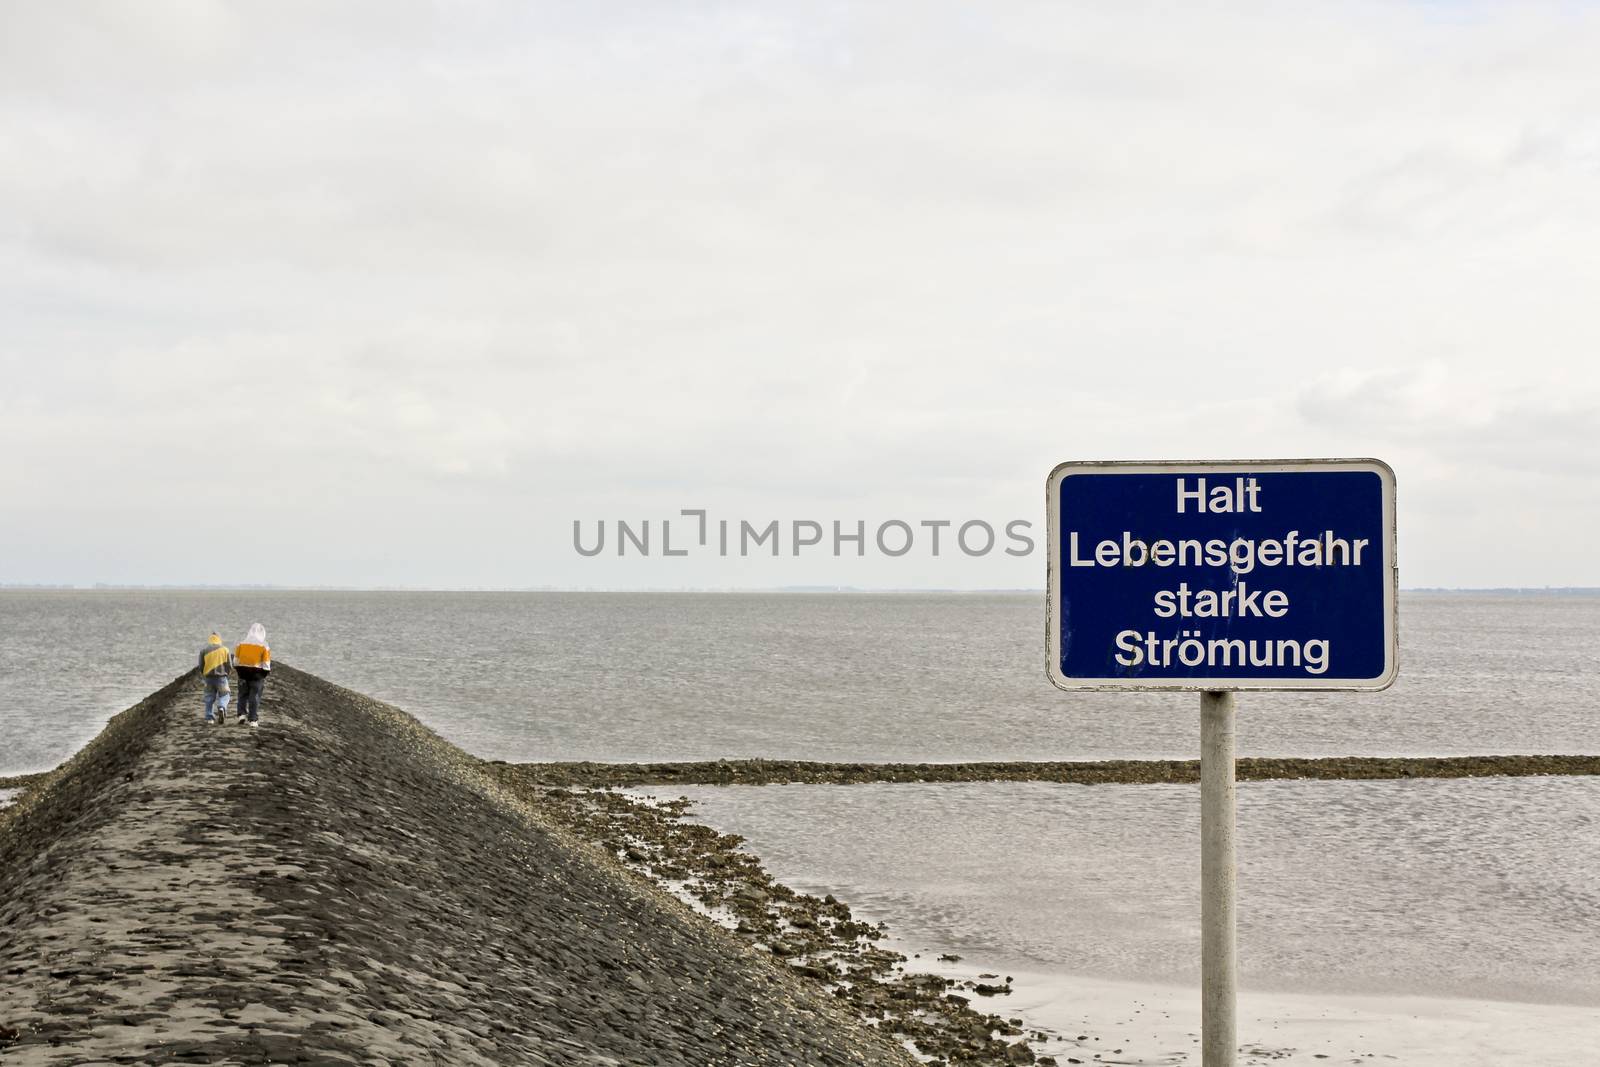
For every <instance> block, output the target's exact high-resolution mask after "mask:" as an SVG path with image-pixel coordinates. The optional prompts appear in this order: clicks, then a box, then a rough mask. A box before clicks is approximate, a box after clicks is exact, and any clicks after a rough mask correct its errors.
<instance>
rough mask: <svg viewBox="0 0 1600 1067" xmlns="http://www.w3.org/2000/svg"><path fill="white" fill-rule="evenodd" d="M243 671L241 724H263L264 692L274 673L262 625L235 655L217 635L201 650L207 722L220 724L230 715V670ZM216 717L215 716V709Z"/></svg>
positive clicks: (254, 626)
mask: <svg viewBox="0 0 1600 1067" xmlns="http://www.w3.org/2000/svg"><path fill="white" fill-rule="evenodd" d="M230 667H231V668H233V669H234V670H237V671H238V672H239V725H240V726H243V725H244V724H245V723H246V722H248V723H249V724H250V725H251V726H260V725H261V691H262V690H263V689H265V688H266V685H267V675H268V674H269V673H270V672H271V671H272V650H271V649H270V648H268V647H267V630H266V627H264V626H262V625H261V624H260V623H259V622H253V623H251V624H250V630H249V632H248V633H246V634H245V635H244V640H243V641H240V642H239V643H238V644H237V645H236V646H234V649H233V651H232V652H229V651H228V646H227V645H225V644H223V643H222V638H221V637H220V636H218V635H217V634H212V635H211V640H210V641H208V642H206V644H205V646H204V647H203V648H201V649H200V678H201V680H202V681H204V682H205V685H206V723H207V725H209V724H211V723H213V722H215V723H218V724H220V723H221V722H222V720H223V719H225V718H227V716H228V669H229V668H230ZM213 709H215V711H216V718H214V719H213V718H212V717H211V713H212V710H213Z"/></svg>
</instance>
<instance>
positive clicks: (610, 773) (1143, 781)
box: [496, 756, 1600, 787]
mask: <svg viewBox="0 0 1600 1067" xmlns="http://www.w3.org/2000/svg"><path fill="white" fill-rule="evenodd" d="M496 767H497V770H498V772H499V773H501V774H503V775H506V776H508V777H510V778H513V779H515V780H517V781H520V782H525V783H527V784H529V785H546V786H568V787H571V786H588V787H615V786H655V785H864V784H867V783H869V782H888V783H905V784H911V783H929V782H1070V783H1076V784H1079V785H1116V784H1122V785H1154V784H1174V783H1176V784H1183V783H1191V782H1195V783H1197V782H1199V781H1200V762H1199V761H1198V760H1098V761H1092V762H1090V761H1084V762H1041V761H1018V762H1012V763H819V762H815V761H812V760H781V759H722V760H704V761H699V762H691V763H512V764H505V763H498V762H497V763H496ZM1592 774H1600V756H1316V757H1304V758H1294V757H1278V756H1246V757H1244V758H1241V759H1240V760H1239V761H1238V763H1237V776H1238V779H1239V780H1240V781H1242V782H1265V781H1276V780H1283V779H1320V780H1327V781H1376V780H1381V779H1396V778H1488V777H1495V776H1510V777H1526V776H1530V775H1592Z"/></svg>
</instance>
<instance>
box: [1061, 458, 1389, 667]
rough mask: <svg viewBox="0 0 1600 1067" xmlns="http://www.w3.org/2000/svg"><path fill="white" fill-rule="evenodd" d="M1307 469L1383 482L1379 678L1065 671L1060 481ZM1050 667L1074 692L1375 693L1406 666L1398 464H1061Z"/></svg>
mask: <svg viewBox="0 0 1600 1067" xmlns="http://www.w3.org/2000/svg"><path fill="white" fill-rule="evenodd" d="M1302 471H1318V472H1321V473H1337V472H1339V471H1364V472H1370V473H1373V474H1376V475H1378V478H1379V481H1380V482H1381V483H1382V486H1383V489H1382V492H1383V538H1384V545H1383V554H1384V566H1385V568H1387V571H1388V574H1387V577H1386V580H1385V581H1384V583H1383V620H1384V622H1383V625H1384V642H1383V644H1384V670H1383V673H1382V674H1381V675H1379V676H1378V677H1377V678H1372V679H1353V678H1250V679H1242V680H1241V679H1225V678H1219V679H1213V680H1209V681H1208V680H1203V679H1194V678H1182V679H1175V678H1152V679H1148V680H1142V681H1141V680H1138V679H1129V680H1125V681H1113V680H1110V679H1105V678H1069V677H1067V676H1066V675H1064V674H1062V673H1061V633H1060V626H1059V621H1058V620H1059V616H1060V610H1059V609H1060V603H1061V536H1060V531H1061V514H1060V508H1061V483H1062V482H1063V481H1064V480H1065V479H1067V478H1069V477H1071V476H1072V475H1074V474H1242V473H1251V474H1289V473H1298V472H1302ZM1044 495H1045V537H1046V547H1047V551H1046V557H1047V559H1048V561H1049V562H1048V568H1049V569H1048V571H1047V573H1046V578H1045V621H1044V630H1045V674H1046V676H1047V677H1048V678H1049V679H1050V684H1051V685H1053V686H1055V687H1056V688H1057V689H1064V690H1066V691H1068V692H1086V691H1087V692H1123V693H1126V692H1169V693H1203V692H1232V693H1256V692H1271V691H1281V690H1292V689H1299V690H1308V689H1309V690H1317V691H1321V692H1325V693H1326V692H1335V693H1338V692H1346V693H1377V692H1381V691H1383V690H1385V689H1388V688H1389V687H1390V686H1391V685H1393V684H1394V681H1395V677H1396V676H1397V675H1398V674H1399V671H1400V566H1399V559H1398V555H1397V551H1398V550H1397V546H1396V541H1397V540H1398V538H1397V529H1396V525H1395V476H1394V469H1393V468H1392V467H1390V466H1389V465H1388V464H1387V463H1385V462H1383V460H1381V459H1230V460H1192V461H1191V460H1176V459H1174V460H1069V461H1067V462H1065V463H1058V464H1057V465H1056V467H1055V469H1054V470H1052V471H1051V472H1050V476H1049V478H1047V479H1046V480H1045V490H1044Z"/></svg>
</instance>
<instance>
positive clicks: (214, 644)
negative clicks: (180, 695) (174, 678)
mask: <svg viewBox="0 0 1600 1067" xmlns="http://www.w3.org/2000/svg"><path fill="white" fill-rule="evenodd" d="M232 665H233V657H232V656H231V655H229V654H228V646H227V645H225V644H223V643H222V637H221V635H219V634H212V635H211V640H209V641H207V642H206V643H205V644H204V645H203V646H202V647H201V649H200V678H201V680H202V681H203V682H205V685H206V724H207V725H210V724H211V723H214V722H215V723H220V722H222V717H223V716H224V715H226V714H228V668H229V667H230V666H232ZM213 709H215V710H216V713H217V717H216V718H215V719H213V718H212V717H211V712H212V710H213Z"/></svg>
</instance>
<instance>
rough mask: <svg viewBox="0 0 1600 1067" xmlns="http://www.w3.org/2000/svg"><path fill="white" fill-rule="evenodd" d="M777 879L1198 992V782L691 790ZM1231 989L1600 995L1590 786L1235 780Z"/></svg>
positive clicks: (1598, 782) (959, 938) (1025, 964)
mask: <svg viewBox="0 0 1600 1067" xmlns="http://www.w3.org/2000/svg"><path fill="white" fill-rule="evenodd" d="M673 792H674V793H675V794H676V793H682V794H684V795H687V796H689V797H690V798H691V799H692V800H694V801H695V807H694V818H696V819H697V820H700V821H703V822H707V823H709V824H710V825H712V826H715V827H717V828H718V829H720V830H723V831H724V832H731V833H737V834H740V835H742V836H743V837H745V839H746V841H747V847H749V848H750V849H751V850H752V851H754V852H755V853H756V854H757V855H759V856H760V857H761V859H762V861H763V862H764V863H765V864H766V865H767V867H768V869H769V870H770V871H772V873H773V875H774V877H776V878H778V879H779V880H780V881H782V882H784V883H786V884H788V885H790V886H793V887H795V888H797V889H802V890H807V891H811V892H816V893H834V894H835V895H837V896H839V897H840V898H841V899H844V900H848V901H850V902H851V904H852V905H853V906H854V907H856V908H857V909H858V910H860V911H862V912H863V913H864V914H865V915H867V916H868V917H869V918H871V919H874V920H876V919H879V918H882V919H885V920H887V921H888V922H889V923H890V926H891V932H892V933H894V934H895V935H897V936H898V937H899V938H901V939H902V940H903V941H905V942H907V943H909V944H910V945H913V946H916V947H918V948H921V949H922V950H923V951H940V952H944V951H954V952H957V953H959V954H962V955H964V956H968V957H972V958H975V959H981V960H982V961H983V962H984V963H985V965H988V966H991V967H995V968H1014V969H1016V970H1018V971H1021V972H1027V973H1042V974H1051V973H1065V974H1074V975H1088V976H1096V977H1106V978H1119V979H1127V980H1132V981H1156V982H1166V983H1173V984H1184V985H1193V984H1198V982H1199V966H1198V962H1199V952H1200V925H1199V908H1200V904H1199V881H1200V860H1199V840H1200V837H1199V835H1200V797H1199V789H1198V787H1197V786H1165V785H1161V786H1152V785H1129V786H1121V785H1108V786H1083V785H1066V784H1060V783H1049V782H1004V783H987V784H975V785H965V784H963V785H943V784H940V785H864V786H851V787H848V788H839V787H830V786H765V787H756V786H744V787H732V788H714V787H685V788H681V789H675V790H673ZM1238 802H1239V815H1238V819H1239V822H1238V856H1239V958H1240V960H1241V967H1242V976H1243V984H1244V986H1245V987H1246V988H1247V989H1257V990H1262V991H1270V992H1313V993H1355V994H1386V995H1396V994H1412V995H1431V996H1453V997H1462V996H1464V997H1472V998H1476V999H1484V1000H1520V1001H1534V1002H1541V1003H1551V1004H1556V1003H1567V1004H1585V1005H1595V1006H1597V1007H1600V779H1593V778H1542V779H1513V778H1498V779H1483V780H1460V779H1457V780H1441V779H1433V780H1415V781H1393V782H1310V781H1307V782H1246V783H1241V785H1240V786H1239V793H1238Z"/></svg>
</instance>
